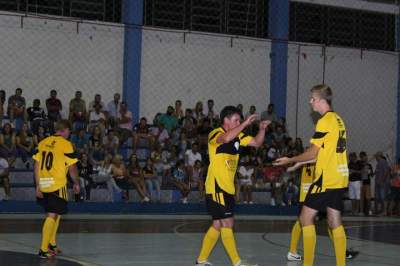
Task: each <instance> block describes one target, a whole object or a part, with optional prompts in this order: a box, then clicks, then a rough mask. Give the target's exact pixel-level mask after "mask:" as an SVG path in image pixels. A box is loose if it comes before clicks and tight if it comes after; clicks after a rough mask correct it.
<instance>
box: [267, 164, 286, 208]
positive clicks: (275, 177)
mask: <svg viewBox="0 0 400 266" xmlns="http://www.w3.org/2000/svg"><path fill="white" fill-rule="evenodd" d="M263 170H264V183H270V187H271V205H272V206H275V205H277V204H278V205H280V204H281V203H282V189H281V184H282V183H281V182H282V174H283V173H284V172H285V169H284V168H283V167H275V166H272V163H267V164H266V165H265V166H264V169H263Z"/></svg>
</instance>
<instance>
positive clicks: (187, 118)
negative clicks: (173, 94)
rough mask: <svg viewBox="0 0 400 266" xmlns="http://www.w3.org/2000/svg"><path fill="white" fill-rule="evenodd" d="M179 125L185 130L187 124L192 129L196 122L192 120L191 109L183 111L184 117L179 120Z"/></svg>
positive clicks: (194, 119)
mask: <svg viewBox="0 0 400 266" xmlns="http://www.w3.org/2000/svg"><path fill="white" fill-rule="evenodd" d="M179 124H180V125H181V127H183V128H186V127H187V124H189V125H190V126H191V127H194V125H196V124H197V120H196V118H194V116H193V111H192V110H191V109H186V110H185V116H184V117H182V118H181V119H180V120H179Z"/></svg>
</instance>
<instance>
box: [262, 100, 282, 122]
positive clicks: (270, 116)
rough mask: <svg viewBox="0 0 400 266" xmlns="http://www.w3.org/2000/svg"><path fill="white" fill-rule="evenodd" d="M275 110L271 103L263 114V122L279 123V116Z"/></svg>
mask: <svg viewBox="0 0 400 266" xmlns="http://www.w3.org/2000/svg"><path fill="white" fill-rule="evenodd" d="M274 108H275V107H274V104H273V103H270V104H269V105H268V108H267V110H266V111H264V112H262V113H261V120H269V121H272V122H278V116H277V115H276V114H275V111H274Z"/></svg>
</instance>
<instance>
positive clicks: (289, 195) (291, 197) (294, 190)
mask: <svg viewBox="0 0 400 266" xmlns="http://www.w3.org/2000/svg"><path fill="white" fill-rule="evenodd" d="M298 192H299V188H298V187H297V186H296V185H295V184H294V181H293V179H292V178H290V179H289V180H288V184H287V185H286V186H285V193H284V202H285V203H286V205H288V206H291V205H293V203H295V201H296V197H297V195H298Z"/></svg>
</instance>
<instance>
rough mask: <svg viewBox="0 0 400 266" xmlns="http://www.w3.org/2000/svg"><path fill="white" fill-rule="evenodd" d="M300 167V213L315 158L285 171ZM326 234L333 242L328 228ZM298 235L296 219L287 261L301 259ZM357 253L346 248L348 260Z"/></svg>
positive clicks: (321, 217)
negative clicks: (298, 250)
mask: <svg viewBox="0 0 400 266" xmlns="http://www.w3.org/2000/svg"><path fill="white" fill-rule="evenodd" d="M300 167H302V170H301V176H300V193H299V213H301V208H302V207H303V202H304V200H305V198H306V195H307V193H308V190H309V188H310V186H311V184H312V182H313V180H314V177H315V160H312V161H308V162H302V163H296V164H295V165H294V166H291V167H289V168H287V172H293V171H295V170H296V169H298V168H300ZM318 218H319V219H318V221H321V220H324V218H326V213H325V212H321V213H318ZM328 234H329V237H330V239H331V240H332V243H333V239H332V232H331V230H329V229H328ZM300 236H301V225H300V221H299V220H297V221H296V223H295V224H294V225H293V228H292V234H291V239H290V246H289V252H288V254H287V259H288V260H289V261H301V259H302V257H301V255H299V254H298V253H297V244H298V242H299V239H300ZM358 254H359V252H358V251H355V250H353V249H347V250H346V259H348V260H351V259H354V258H355V257H357V256H358Z"/></svg>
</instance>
